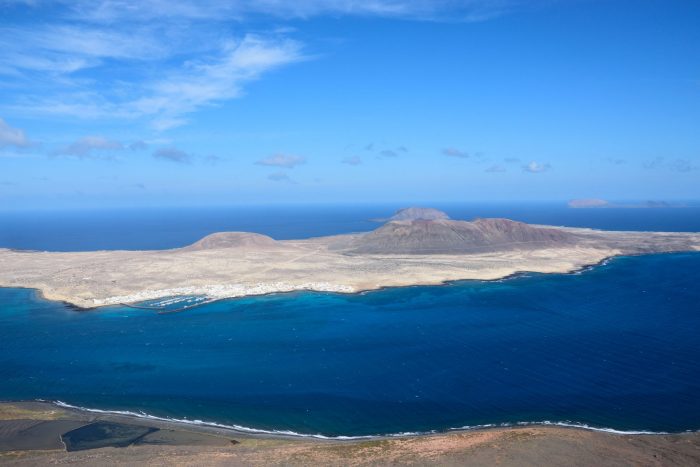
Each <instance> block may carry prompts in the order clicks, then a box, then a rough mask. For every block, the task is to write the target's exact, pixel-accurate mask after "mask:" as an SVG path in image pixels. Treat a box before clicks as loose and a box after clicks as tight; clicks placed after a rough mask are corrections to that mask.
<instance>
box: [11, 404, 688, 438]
mask: <svg viewBox="0 0 700 467" xmlns="http://www.w3.org/2000/svg"><path fill="white" fill-rule="evenodd" d="M7 402H10V403H12V402H19V403H23V402H40V403H45V404H49V405H52V406H54V407H58V408H61V409H68V410H74V411H77V412H79V413H86V414H99V415H104V416H116V417H124V418H126V419H136V420H147V421H152V422H156V423H168V424H176V425H182V426H185V427H201V428H213V429H222V430H228V431H231V432H233V433H236V434H240V435H243V434H245V435H252V436H262V437H268V436H270V437H283V438H293V439H315V440H326V441H359V440H373V439H374V440H386V439H393V438H401V437H422V436H433V435H446V434H449V433H462V432H475V431H481V430H492V429H493V430H498V429H507V428H527V427H558V428H567V429H573V430H586V431H593V432H597V433H609V434H614V435H621V436H629V435H634V436H664V435H681V434H691V433H700V428H697V429H694V430H692V429H691V430H684V431H674V432H669V431H651V430H619V429H616V428H610V427H597V426H591V425H588V424H586V423H582V422H576V421H549V420H542V421H527V422H504V423H487V424H483V425H473V426H470V425H465V426H461V427H453V428H446V429H441V430H437V429H436V430H429V431H403V432H398V433H384V434H374V435H336V436H333V435H324V434H321V433H316V434H312V433H298V432H295V431H290V430H264V429H259V428H252V427H246V426H243V425H226V424H222V423H218V422H213V421H204V420H187V419H177V418H168V417H160V416H157V415H151V414H147V413H145V412H141V413H140V414H139V413H137V412H131V411H128V410H106V409H95V408H88V407H81V406H75V405H71V404H68V403H65V402H62V401H46V400H42V399H36V400H29V401H27V400H24V401H23V400H19V401H2V400H0V404H3V403H7Z"/></svg>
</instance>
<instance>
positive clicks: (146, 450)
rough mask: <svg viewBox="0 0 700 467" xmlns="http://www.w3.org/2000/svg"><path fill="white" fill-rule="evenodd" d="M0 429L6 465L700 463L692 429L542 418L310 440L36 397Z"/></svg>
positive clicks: (2, 413)
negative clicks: (611, 427)
mask: <svg viewBox="0 0 700 467" xmlns="http://www.w3.org/2000/svg"><path fill="white" fill-rule="evenodd" d="M98 426H99V427H100V428H101V429H102V431H99V430H98V432H99V434H101V435H102V438H100V439H96V438H95V436H94V435H95V433H96V431H95V429H92V431H91V432H90V435H91V436H88V439H87V440H86V438H85V436H84V435H83V436H82V439H81V436H78V435H77V433H79V432H80V431H81V430H82V431H83V432H85V430H88V431H89V430H90V429H91V428H93V427H98ZM104 427H107V429H104ZM110 429H111V430H113V431H111V432H110ZM114 430H116V431H114ZM120 430H121V432H120ZM129 430H131V433H135V435H133V436H132V438H131V439H127V440H126V441H125V440H124V437H123V433H124V432H125V431H126V432H127V433H128V432H129ZM115 433H116V434H115ZM143 433H146V434H145V435H144V434H143ZM0 434H1V435H0V463H2V464H3V465H4V464H7V465H31V466H34V465H46V464H52V463H70V464H72V465H90V466H92V465H114V464H120V463H126V464H150V465H348V464H352V465H389V464H391V465H395V464H409V465H411V464H418V465H426V464H440V465H487V464H493V463H496V461H498V463H499V464H501V465H506V466H511V465H512V466H522V465H533V466H534V465H545V464H546V465H572V461H573V460H575V461H576V462H574V464H576V465H611V464H614V465H620V464H623V465H666V464H674V465H693V464H697V463H698V462H700V433H699V432H697V431H694V432H682V433H673V434H665V433H654V434H648V433H642V434H636V433H628V432H623V433H617V432H610V431H601V430H594V429H590V428H586V427H582V426H567V425H554V424H550V425H547V424H540V425H521V426H484V427H477V428H472V429H457V430H451V431H448V432H435V433H432V432H431V433H423V434H415V433H405V434H400V435H395V436H380V437H372V438H355V439H340V438H311V437H300V436H292V435H289V434H284V433H247V432H241V431H237V430H232V429H226V428H221V427H218V426H208V425H193V424H186V423H182V422H177V421H170V420H159V419H144V418H140V417H137V416H132V415H128V414H111V413H96V412H90V411H86V410H81V409H73V408H67V407H63V406H60V405H57V404H55V403H50V402H39V401H14V402H10V401H5V402H0ZM120 435H121V437H120ZM137 435H138V436H137ZM98 438H99V437H98ZM81 443H82V444H81Z"/></svg>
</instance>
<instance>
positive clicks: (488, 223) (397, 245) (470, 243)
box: [349, 219, 575, 254]
mask: <svg viewBox="0 0 700 467" xmlns="http://www.w3.org/2000/svg"><path fill="white" fill-rule="evenodd" d="M574 240H575V236H574V235H572V234H570V233H568V232H565V231H563V230H559V229H557V228H551V227H550V228H548V227H536V226H531V225H528V224H525V223H523V222H516V221H512V220H509V219H477V220H474V221H472V222H465V221H452V220H446V219H438V220H409V221H391V222H388V223H386V224H385V225H383V226H382V227H380V228H378V229H377V230H375V231H373V232H370V233H368V234H365V235H363V236H361V237H359V238H358V239H357V240H355V242H354V244H353V246H352V248H351V249H350V251H349V252H350V253H364V254H464V253H479V252H489V251H500V250H514V249H535V248H547V247H555V246H564V245H569V244H571V243H573V242H574Z"/></svg>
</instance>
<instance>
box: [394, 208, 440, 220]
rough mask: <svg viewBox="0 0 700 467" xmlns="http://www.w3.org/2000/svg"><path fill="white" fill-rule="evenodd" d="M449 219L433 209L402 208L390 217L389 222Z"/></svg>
mask: <svg viewBox="0 0 700 467" xmlns="http://www.w3.org/2000/svg"><path fill="white" fill-rule="evenodd" d="M449 218H450V217H449V216H448V215H447V214H445V213H444V212H442V211H440V210H438V209H433V208H404V209H399V210H398V211H396V213H395V214H394V215H393V216H391V218H390V219H389V221H415V220H426V221H436V220H440V219H449Z"/></svg>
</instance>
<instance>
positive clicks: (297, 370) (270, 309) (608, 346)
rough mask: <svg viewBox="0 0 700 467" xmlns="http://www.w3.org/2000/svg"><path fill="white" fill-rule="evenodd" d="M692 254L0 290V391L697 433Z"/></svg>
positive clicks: (292, 417)
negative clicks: (67, 297)
mask: <svg viewBox="0 0 700 467" xmlns="http://www.w3.org/2000/svg"><path fill="white" fill-rule="evenodd" d="M698 284H700V253H686V254H671V255H652V256H641V257H624V258H617V259H615V260H613V261H611V262H610V263H608V264H606V265H602V266H598V267H595V268H592V269H590V270H588V271H585V272H583V273H581V274H571V275H524V276H520V277H515V278H511V279H507V280H504V281H500V282H474V281H468V282H460V283H455V284H450V285H447V286H439V287H408V288H396V289H387V290H382V291H377V292H371V293H365V294H359V295H337V294H322V293H294V294H281V295H271V296H265V297H254V298H246V299H236V300H227V301H222V302H217V303H214V304H209V305H205V306H202V307H199V308H196V309H192V310H188V311H186V312H183V313H177V314H170V315H157V314H155V313H154V312H152V311H148V310H136V309H129V308H122V307H111V308H104V309H100V310H96V311H89V312H77V311H75V310H73V309H71V308H70V307H67V306H65V305H63V304H61V303H55V302H49V301H45V300H41V299H38V298H36V294H35V292H34V291H32V290H23V289H0V399H34V398H41V399H46V400H60V401H64V402H66V403H68V404H72V405H76V406H83V407H91V408H98V409H109V410H128V411H134V412H139V411H143V412H144V413H147V414H152V415H156V416H161V417H171V418H178V419H183V418H187V419H190V420H194V419H199V420H205V421H210V422H217V423H222V424H228V425H234V424H235V425H242V426H247V427H252V428H256V429H264V430H291V431H294V432H298V433H305V434H311V433H321V434H324V435H330V436H338V435H351V436H352V435H374V434H388V433H398V432H407V431H410V432H416V431H421V432H422V431H429V430H445V429H449V428H456V427H462V426H474V425H482V424H492V423H496V424H498V423H517V422H538V421H545V420H549V421H559V422H575V423H581V424H587V425H591V426H594V427H609V428H614V429H618V430H634V431H636V430H650V431H684V430H696V429H700V397H698V394H700V360H699V357H698V355H700V338H698V331H699V330H700V287H698Z"/></svg>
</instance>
